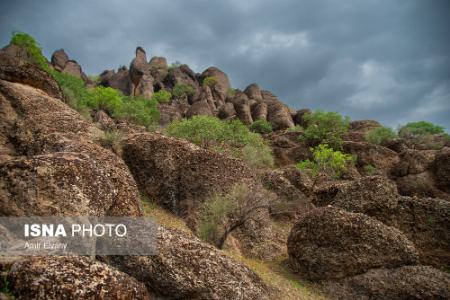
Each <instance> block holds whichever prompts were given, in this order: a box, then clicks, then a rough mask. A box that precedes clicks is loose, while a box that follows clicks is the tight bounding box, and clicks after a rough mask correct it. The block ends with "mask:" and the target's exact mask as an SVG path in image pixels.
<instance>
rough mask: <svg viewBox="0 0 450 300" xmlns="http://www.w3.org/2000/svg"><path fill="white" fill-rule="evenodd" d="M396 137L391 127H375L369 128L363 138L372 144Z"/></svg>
mask: <svg viewBox="0 0 450 300" xmlns="http://www.w3.org/2000/svg"><path fill="white" fill-rule="evenodd" d="M396 137H397V135H396V134H395V132H394V131H393V130H392V129H391V128H387V127H377V128H374V129H372V130H370V131H369V132H368V133H367V134H366V135H365V136H364V139H365V140H366V141H368V142H369V143H372V144H378V145H381V144H383V143H386V142H389V141H390V140H393V139H395V138H396Z"/></svg>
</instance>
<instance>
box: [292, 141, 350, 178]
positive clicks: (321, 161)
mask: <svg viewBox="0 0 450 300" xmlns="http://www.w3.org/2000/svg"><path fill="white" fill-rule="evenodd" d="M311 150H312V151H313V160H312V161H311V160H309V159H308V160H304V161H301V162H299V163H298V164H297V168H299V169H300V170H304V169H309V170H310V171H311V175H312V176H313V178H318V177H319V176H320V175H321V174H326V175H330V176H331V177H333V178H339V177H340V176H341V174H342V172H344V171H346V170H347V167H348V164H349V163H351V162H354V160H355V159H354V157H353V156H352V155H349V154H345V153H342V152H341V151H339V150H333V149H332V148H330V147H329V146H328V145H326V144H321V145H319V146H317V147H316V148H315V149H311Z"/></svg>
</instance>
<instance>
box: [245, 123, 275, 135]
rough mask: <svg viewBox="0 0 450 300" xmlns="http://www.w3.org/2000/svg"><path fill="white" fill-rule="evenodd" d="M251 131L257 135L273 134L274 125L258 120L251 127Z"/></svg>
mask: <svg viewBox="0 0 450 300" xmlns="http://www.w3.org/2000/svg"><path fill="white" fill-rule="evenodd" d="M250 130H251V131H253V132H256V133H261V134H263V133H270V132H272V124H270V123H269V122H267V121H266V120H256V121H255V122H253V123H252V124H251V125H250Z"/></svg>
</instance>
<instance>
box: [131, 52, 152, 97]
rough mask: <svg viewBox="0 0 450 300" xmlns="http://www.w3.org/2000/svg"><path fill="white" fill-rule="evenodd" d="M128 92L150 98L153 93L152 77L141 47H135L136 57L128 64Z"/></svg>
mask: <svg viewBox="0 0 450 300" xmlns="http://www.w3.org/2000/svg"><path fill="white" fill-rule="evenodd" d="M129 74H130V82H131V86H130V94H131V95H133V96H139V95H140V96H143V97H145V98H147V99H150V98H151V97H152V95H153V81H154V80H153V77H152V76H151V74H150V67H149V65H148V63H147V55H146V53H145V50H144V49H142V48H141V47H137V48H136V57H135V58H134V59H133V60H132V61H131V64H130V72H129Z"/></svg>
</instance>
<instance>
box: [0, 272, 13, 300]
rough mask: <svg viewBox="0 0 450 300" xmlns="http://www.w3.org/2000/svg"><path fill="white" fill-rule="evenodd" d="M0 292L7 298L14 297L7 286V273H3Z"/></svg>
mask: <svg viewBox="0 0 450 300" xmlns="http://www.w3.org/2000/svg"><path fill="white" fill-rule="evenodd" d="M0 293H2V294H4V295H6V297H7V299H14V295H13V293H12V291H11V289H10V287H9V281H8V276H7V275H3V278H2V282H1V283H0Z"/></svg>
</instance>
